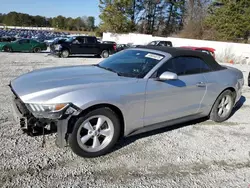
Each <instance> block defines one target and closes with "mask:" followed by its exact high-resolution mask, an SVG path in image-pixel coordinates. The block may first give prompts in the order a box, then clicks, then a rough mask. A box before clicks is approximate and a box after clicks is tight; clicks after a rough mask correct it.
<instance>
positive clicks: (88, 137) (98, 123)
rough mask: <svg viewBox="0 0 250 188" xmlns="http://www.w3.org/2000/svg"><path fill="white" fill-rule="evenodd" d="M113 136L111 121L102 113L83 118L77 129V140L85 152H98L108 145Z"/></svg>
mask: <svg viewBox="0 0 250 188" xmlns="http://www.w3.org/2000/svg"><path fill="white" fill-rule="evenodd" d="M113 136H114V125H113V123H112V121H111V120H110V119H109V118H108V117H106V116H103V115H97V116H92V117H90V118H88V119H87V120H85V121H84V122H83V123H82V124H81V126H80V127H79V129H78V131H77V142H78V144H79V146H80V147H81V148H82V149H83V150H84V151H87V152H98V151H100V150H102V149H104V148H105V147H107V146H108V145H109V143H110V142H111V140H112V138H113Z"/></svg>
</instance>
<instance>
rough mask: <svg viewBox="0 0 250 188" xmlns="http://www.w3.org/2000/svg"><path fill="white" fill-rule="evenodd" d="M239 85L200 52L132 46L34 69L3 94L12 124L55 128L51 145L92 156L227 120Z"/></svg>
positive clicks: (238, 75) (239, 78) (235, 73)
mask: <svg viewBox="0 0 250 188" xmlns="http://www.w3.org/2000/svg"><path fill="white" fill-rule="evenodd" d="M243 83H244V80H243V74H242V72H241V71H239V70H238V69H236V68H232V67H227V66H221V65H220V64H218V63H217V62H216V61H215V59H214V58H213V57H212V56H211V55H208V54H206V53H202V52H198V51H194V50H184V49H181V48H167V47H160V46H140V47H136V48H130V49H126V50H123V51H121V52H118V53H116V54H114V55H113V56H111V57H109V58H107V59H105V60H103V61H102V62H100V63H99V64H97V65H80V66H70V67H54V68H45V69H41V70H35V71H33V72H30V73H27V74H24V75H22V76H20V77H18V78H16V79H14V80H12V81H11V83H10V88H11V91H12V93H13V108H14V111H13V112H14V114H16V115H15V117H16V118H15V119H16V120H17V121H18V122H19V123H20V126H21V128H22V129H24V130H26V132H27V133H31V134H32V133H33V131H34V130H35V131H36V130H37V129H36V128H39V127H40V128H42V129H44V128H45V126H46V127H50V126H49V125H56V127H57V142H56V143H57V145H58V146H60V147H64V146H67V145H69V146H70V147H71V149H72V150H73V152H75V153H76V154H77V155H79V156H82V157H97V156H100V155H104V154H106V153H108V152H110V151H111V150H112V148H113V147H114V145H115V144H116V142H117V141H118V139H119V138H120V137H128V136H131V135H134V134H138V133H142V132H145V131H150V130H154V129H158V128H161V127H165V126H170V125H173V124H177V123H181V122H186V121H190V120H193V119H198V118H201V117H209V118H210V119H211V120H213V121H215V122H223V121H225V120H227V119H228V118H229V117H230V115H231V112H232V109H233V108H234V106H235V104H236V103H237V101H239V99H240V97H241V94H242V87H243ZM27 122H28V123H27ZM47 125H48V126H47ZM38 130H39V129H38ZM43 132H44V131H43Z"/></svg>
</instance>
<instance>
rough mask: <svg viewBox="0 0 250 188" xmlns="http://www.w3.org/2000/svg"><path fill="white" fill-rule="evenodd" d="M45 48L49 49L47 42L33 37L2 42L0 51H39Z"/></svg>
mask: <svg viewBox="0 0 250 188" xmlns="http://www.w3.org/2000/svg"><path fill="white" fill-rule="evenodd" d="M43 50H47V45H46V44H45V43H41V42H38V41H36V40H33V39H20V40H17V41H13V42H1V43H0V51H5V52H35V53H39V52H41V51H43Z"/></svg>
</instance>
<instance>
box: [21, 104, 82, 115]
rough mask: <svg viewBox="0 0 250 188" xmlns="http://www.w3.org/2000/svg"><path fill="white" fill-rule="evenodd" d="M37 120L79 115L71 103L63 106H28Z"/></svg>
mask: <svg viewBox="0 0 250 188" xmlns="http://www.w3.org/2000/svg"><path fill="white" fill-rule="evenodd" d="M26 106H27V108H28V109H29V111H30V112H31V113H32V114H33V115H34V116H35V117H36V118H48V119H59V118H60V117H62V115H70V114H73V115H77V113H78V109H76V107H73V105H71V104H69V103H62V104H26Z"/></svg>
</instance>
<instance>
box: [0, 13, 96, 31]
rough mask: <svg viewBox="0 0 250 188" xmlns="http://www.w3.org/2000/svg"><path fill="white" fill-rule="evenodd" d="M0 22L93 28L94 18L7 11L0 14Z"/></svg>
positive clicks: (12, 24)
mask: <svg viewBox="0 0 250 188" xmlns="http://www.w3.org/2000/svg"><path fill="white" fill-rule="evenodd" d="M0 23H3V24H5V25H7V26H26V27H54V28H58V29H64V30H70V31H94V30H95V18H94V17H93V16H88V17H87V16H83V17H77V18H71V17H68V18H66V17H64V16H62V15H59V16H57V17H54V18H46V17H43V16H31V15H29V14H23V13H18V12H9V13H8V14H0Z"/></svg>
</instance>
